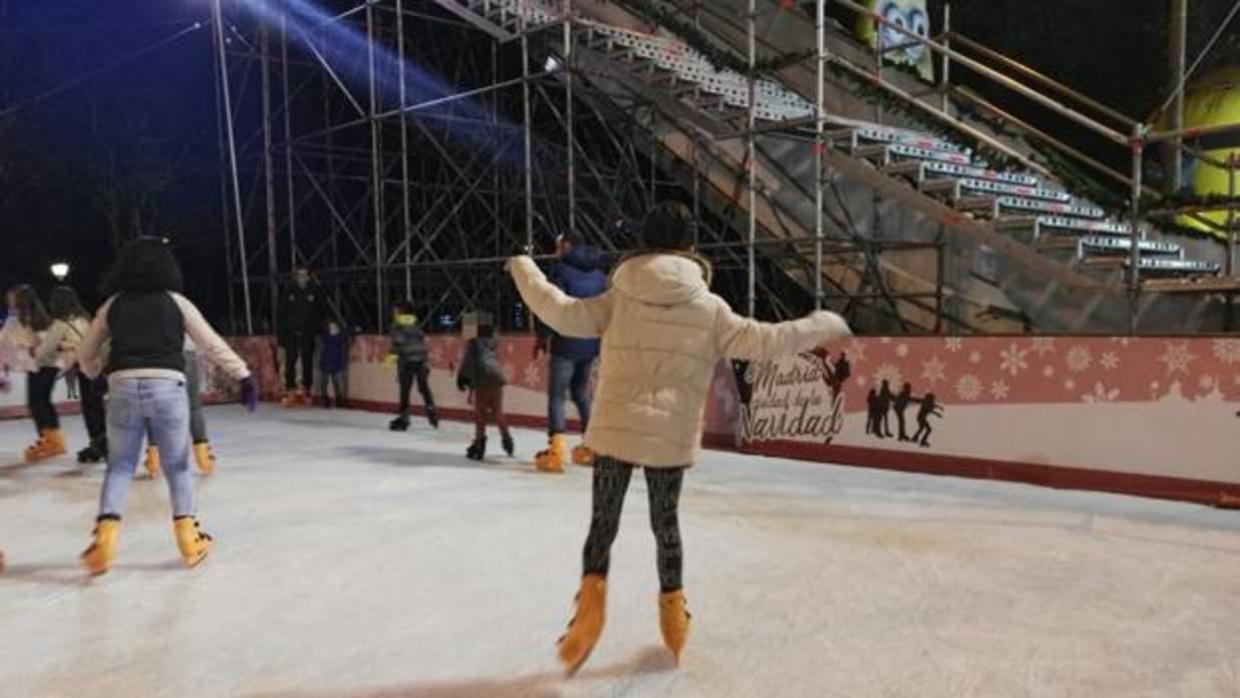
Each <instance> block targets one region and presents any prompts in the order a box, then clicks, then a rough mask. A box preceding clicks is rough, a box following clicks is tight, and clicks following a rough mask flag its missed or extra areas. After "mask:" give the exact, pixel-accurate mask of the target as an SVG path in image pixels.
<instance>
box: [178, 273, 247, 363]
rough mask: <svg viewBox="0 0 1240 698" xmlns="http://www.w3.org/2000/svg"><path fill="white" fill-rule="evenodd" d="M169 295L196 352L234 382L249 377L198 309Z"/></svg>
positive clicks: (230, 348) (230, 349)
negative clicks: (195, 347) (202, 354)
mask: <svg viewBox="0 0 1240 698" xmlns="http://www.w3.org/2000/svg"><path fill="white" fill-rule="evenodd" d="M171 295H172V299H173V300H175V301H176V303H177V307H178V308H180V309H181V315H182V317H184V318H185V333H186V334H188V335H189V337H190V339H192V340H194V344H197V345H198V351H200V352H202V353H204V354H206V355H207V358H208V359H210V360H211V363H213V364H215V365H216V366H219V367H220V368H222V369H224V371H225V372H226V373H228V375H230V376H232V377H233V378H235V379H236V380H241V379H243V378H246V377H247V376H249V375H250V369H249V367H247V366H246V365H245V361H243V360H242V358H241V357H240V356H237V352H235V351H233V350H232V347H230V346H228V342H225V341H224V338H223V337H221V336H219V335H218V334H216V332H215V330H214V329H212V328H211V325H210V324H209V323H208V322H207V320H206V318H204V317H203V316H202V313H201V312H199V311H198V307H197V306H195V305H194V304H193V303H191V302H190V300H189V299H188V298H186V297H185V296H182V295H180V294H178V293H173V294H171Z"/></svg>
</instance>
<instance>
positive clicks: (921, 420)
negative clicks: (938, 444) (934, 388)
mask: <svg viewBox="0 0 1240 698" xmlns="http://www.w3.org/2000/svg"><path fill="white" fill-rule="evenodd" d="M918 402H920V403H921V409H919V410H917V433H916V434H913V441H915V442H917V443H919V444H921V446H922V447H923V448H929V447H930V433H931V432H932V431H934V430H933V429H931V428H930V416H931V415H933V416H935V417H940V418H942V416H943V409H942V408H941V407H939V405H938V403H937V402H935V401H934V393H926V395H925V397H923V398H921V399H920V400H918Z"/></svg>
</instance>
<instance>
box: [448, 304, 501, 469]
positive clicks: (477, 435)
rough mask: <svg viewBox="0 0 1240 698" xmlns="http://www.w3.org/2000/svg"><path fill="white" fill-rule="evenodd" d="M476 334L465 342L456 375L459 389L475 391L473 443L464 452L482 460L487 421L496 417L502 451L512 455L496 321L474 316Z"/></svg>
mask: <svg viewBox="0 0 1240 698" xmlns="http://www.w3.org/2000/svg"><path fill="white" fill-rule="evenodd" d="M476 318H477V320H476V324H477V327H478V330H477V333H476V336H474V337H473V338H471V339H470V340H469V342H467V343H466V345H465V357H464V358H463V359H461V369H460V370H459V371H457V374H456V387H457V388H458V389H459V390H466V389H470V390H473V391H474V442H473V443H472V444H470V446H469V449H467V450H466V451H465V455H466V456H467V457H468V458H469V459H470V460H482V459H483V458H484V457H486V454H487V422H488V421H489V420H490V419H491V418H494V419H495V426H497V427H499V438H500V444H501V445H502V446H503V448H504V452H505V453H507V454H508V455H509V457H511V456H512V453H513V443H512V434H510V433H508V421H507V420H506V419H505V418H504V384H506V383H507V382H508V381H507V379H505V378H504V368H503V366H501V365H500V363H499V343H498V341H497V340H496V339H495V324H494V323H493V322H492V321H491V316H490V315H489V314H487V313H478V314H477V315H476Z"/></svg>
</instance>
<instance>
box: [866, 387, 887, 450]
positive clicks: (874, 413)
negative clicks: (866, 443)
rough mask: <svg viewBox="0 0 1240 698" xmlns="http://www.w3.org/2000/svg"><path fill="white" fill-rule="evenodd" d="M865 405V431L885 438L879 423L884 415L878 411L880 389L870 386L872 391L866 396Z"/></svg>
mask: <svg viewBox="0 0 1240 698" xmlns="http://www.w3.org/2000/svg"><path fill="white" fill-rule="evenodd" d="M865 407H866V416H865V433H867V434H873V435H874V436H877V437H878V438H880V439H881V438H883V430H882V427H881V426H880V425H879V421H880V420H881V418H882V417H881V415H880V414H879V411H878V390H876V389H874V388H870V392H869V393H867V394H866V396H865Z"/></svg>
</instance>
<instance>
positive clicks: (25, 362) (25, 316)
mask: <svg viewBox="0 0 1240 698" xmlns="http://www.w3.org/2000/svg"><path fill="white" fill-rule="evenodd" d="M8 295H9V298H8V301H9V316H8V318H7V319H6V320H5V322H4V328H3V329H2V330H0V343H3V344H6V345H8V346H9V347H10V348H11V349H12V350H13V352H14V355H15V356H16V359H15V361H16V363H17V364H18V365H17V366H15V368H18V369H20V370H24V371H26V372H27V375H26V407H27V408H28V409H29V410H30V418H31V420H32V421H33V422H34V427H35V433H36V434H38V439H37V440H36V441H35V442H34V443H33V444H31V445H30V446H28V447H26V452H25V459H26V462H28V463H34V462H37V461H41V460H45V459H47V458H53V457H55V456H58V455H60V454H62V453H64V452H65V442H64V437H63V436H62V435H61V433H60V419H59V417H57V415H56V409H55V408H54V407H52V405H51V395H52V388H53V387H54V386H55V385H56V377H57V375H58V374H59V373H60V370H59V369H57V368H56V365H55V363H54V362H52V363H51V364H50V365H46V366H45V365H42V364H41V363H40V362H39V361H37V360H36V359H35V356H36V354H37V351H38V349H39V347H40V346H41V345H42V343H43V338H44V337H45V336H46V334H47V331H48V329H50V328H51V326H52V318H51V316H49V315H48V314H47V309H46V308H44V307H43V303H42V302H41V301H40V300H39V296H38V294H36V293H35V292H34V289H33V288H31V287H30V286H18V287H16V288H14V289H12V290H11V291H9V294H8Z"/></svg>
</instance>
